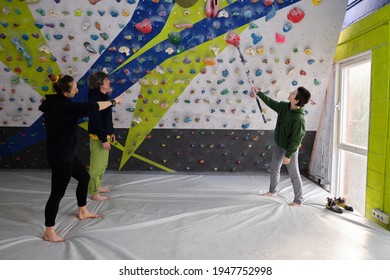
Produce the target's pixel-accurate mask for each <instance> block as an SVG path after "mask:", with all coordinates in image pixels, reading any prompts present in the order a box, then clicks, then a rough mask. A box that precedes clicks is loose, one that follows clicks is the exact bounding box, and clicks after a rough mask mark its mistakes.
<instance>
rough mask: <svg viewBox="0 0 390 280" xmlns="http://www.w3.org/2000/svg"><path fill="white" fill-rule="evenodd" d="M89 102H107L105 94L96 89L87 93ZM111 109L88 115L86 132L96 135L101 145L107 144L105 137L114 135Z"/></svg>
mask: <svg viewBox="0 0 390 280" xmlns="http://www.w3.org/2000/svg"><path fill="white" fill-rule="evenodd" d="M88 100H89V102H98V101H107V100H109V97H108V96H107V94H104V93H101V92H100V90H98V89H91V90H89V93H88ZM111 108H112V107H111V106H110V107H108V108H107V109H104V110H102V111H94V112H90V113H89V122H88V131H89V133H91V134H96V135H97V137H98V138H99V140H100V141H102V143H105V142H107V135H111V134H114V125H113V123H112V109H111Z"/></svg>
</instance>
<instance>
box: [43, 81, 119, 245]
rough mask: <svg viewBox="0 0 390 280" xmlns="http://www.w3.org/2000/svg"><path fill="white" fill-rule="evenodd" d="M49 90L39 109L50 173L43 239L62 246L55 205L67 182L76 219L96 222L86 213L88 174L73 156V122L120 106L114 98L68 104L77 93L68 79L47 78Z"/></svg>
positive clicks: (73, 82) (75, 140)
mask: <svg viewBox="0 0 390 280" xmlns="http://www.w3.org/2000/svg"><path fill="white" fill-rule="evenodd" d="M49 78H50V80H51V81H52V82H53V89H54V90H55V92H56V93H57V94H48V95H46V99H45V100H43V102H42V104H41V105H40V106H39V110H41V111H42V112H43V113H44V115H43V116H44V119H45V127H46V133H47V160H48V163H49V165H50V168H51V171H52V177H51V193H50V197H49V200H48V201H47V204H46V207H45V226H46V230H45V234H44V236H43V239H44V240H46V241H50V242H62V241H64V239H63V238H62V237H60V236H59V235H57V233H56V231H55V228H54V225H55V218H56V216H57V212H58V208H59V204H60V202H61V199H62V197H63V196H64V194H65V191H66V188H67V186H68V184H69V181H70V178H71V177H73V178H75V179H76V180H77V181H78V185H77V189H76V197H77V205H78V207H79V210H78V214H77V218H78V219H79V220H83V219H87V218H98V217H101V215H98V214H93V213H91V212H89V211H88V209H87V206H86V205H87V194H88V182H89V174H88V172H87V170H86V168H85V166H84V165H83V164H82V163H81V161H80V160H79V159H78V158H77V156H76V143H77V139H76V129H77V119H79V118H81V117H85V116H88V114H89V113H90V112H92V111H100V110H104V109H106V108H108V107H110V106H113V105H115V104H120V99H119V98H118V97H117V98H115V99H114V100H108V101H102V102H93V103H87V102H81V103H76V102H73V101H72V100H71V98H73V97H74V96H75V95H76V94H77V93H78V89H77V84H76V82H75V81H74V79H73V78H72V77H71V76H68V75H65V76H63V75H60V76H59V77H58V76H56V75H53V74H51V75H49Z"/></svg>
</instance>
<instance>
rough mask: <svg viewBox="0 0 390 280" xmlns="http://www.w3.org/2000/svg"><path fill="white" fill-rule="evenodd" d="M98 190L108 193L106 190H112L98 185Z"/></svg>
mask: <svg viewBox="0 0 390 280" xmlns="http://www.w3.org/2000/svg"><path fill="white" fill-rule="evenodd" d="M99 192H100V193H108V192H112V190H110V189H107V188H105V187H103V186H100V187H99Z"/></svg>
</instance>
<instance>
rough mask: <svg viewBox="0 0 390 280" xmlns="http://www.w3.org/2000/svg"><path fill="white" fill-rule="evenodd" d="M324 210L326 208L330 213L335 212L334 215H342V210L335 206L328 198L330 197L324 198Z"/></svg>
mask: <svg viewBox="0 0 390 280" xmlns="http://www.w3.org/2000/svg"><path fill="white" fill-rule="evenodd" d="M325 206H326V208H328V209H329V210H330V211H333V212H336V213H339V214H342V213H343V209H341V208H340V207H339V206H338V205H337V204H336V202H335V201H334V200H333V199H332V198H330V197H327V198H326V205H325Z"/></svg>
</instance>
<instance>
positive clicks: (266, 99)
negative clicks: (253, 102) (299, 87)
mask: <svg viewBox="0 0 390 280" xmlns="http://www.w3.org/2000/svg"><path fill="white" fill-rule="evenodd" d="M254 90H255V91H256V92H257V94H256V95H257V96H258V97H260V99H261V100H263V102H264V103H265V104H266V105H267V106H268V107H270V108H271V109H272V110H274V111H276V112H278V110H279V107H280V106H279V102H278V101H275V100H273V99H272V98H270V97H268V96H267V95H265V94H264V93H263V92H261V91H260V90H259V89H258V88H254Z"/></svg>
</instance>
